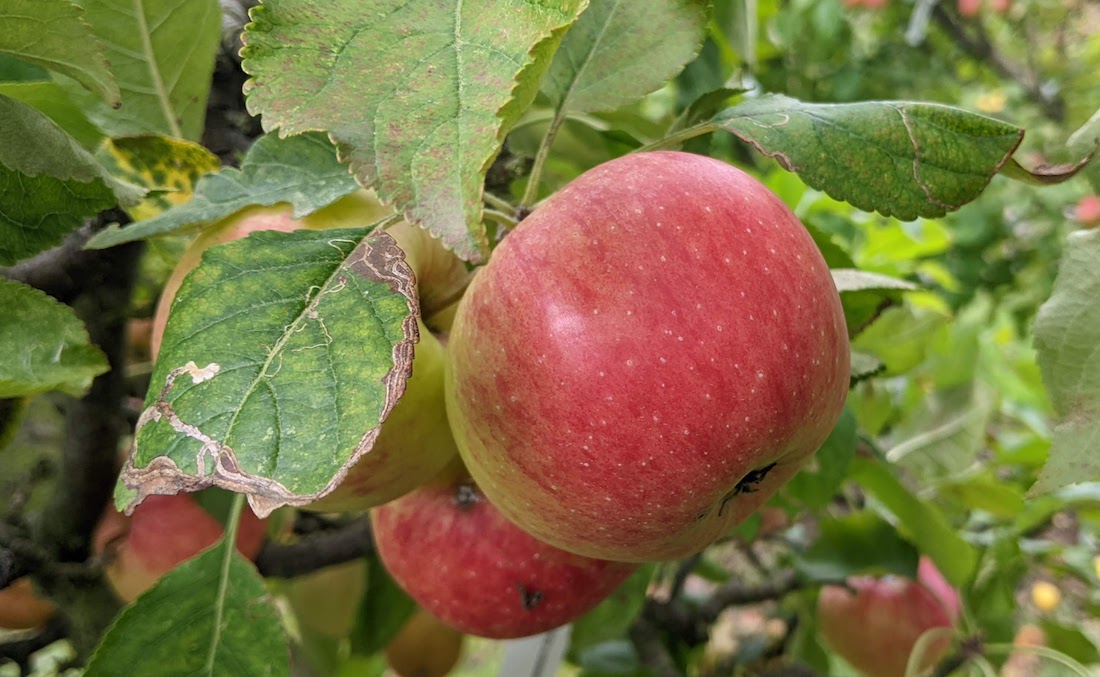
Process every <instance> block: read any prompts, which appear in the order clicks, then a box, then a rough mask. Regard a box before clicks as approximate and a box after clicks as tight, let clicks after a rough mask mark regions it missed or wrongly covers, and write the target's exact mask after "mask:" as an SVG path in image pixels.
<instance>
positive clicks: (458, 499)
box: [451, 484, 479, 510]
mask: <svg viewBox="0 0 1100 677" xmlns="http://www.w3.org/2000/svg"><path fill="white" fill-rule="evenodd" d="M478 500H479V499H478V495H477V487H475V486H474V485H472V484H460V485H458V486H457V487H455V495H454V496H452V497H451V501H452V502H453V503H454V504H455V507H456V508H458V509H459V510H469V509H470V508H472V507H474V505H476V504H477V502H478Z"/></svg>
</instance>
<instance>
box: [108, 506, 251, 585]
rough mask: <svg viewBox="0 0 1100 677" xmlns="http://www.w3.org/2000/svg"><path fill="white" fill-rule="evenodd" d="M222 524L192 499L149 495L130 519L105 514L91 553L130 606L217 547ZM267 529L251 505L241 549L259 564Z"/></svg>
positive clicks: (246, 512) (243, 514) (241, 531)
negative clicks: (162, 579)
mask: <svg viewBox="0 0 1100 677" xmlns="http://www.w3.org/2000/svg"><path fill="white" fill-rule="evenodd" d="M222 533H223V528H222V525H221V524H220V523H219V522H218V520H216V519H215V518H214V516H213V515H211V514H210V513H209V512H207V511H206V510H205V509H204V508H203V507H202V506H201V505H199V503H198V502H197V501H196V500H195V498H194V496H192V495H191V494H174V495H171V496H161V495H155V496H149V497H148V498H146V499H145V500H144V501H142V502H141V504H140V505H138V506H137V508H135V509H134V513H133V514H132V515H131V516H130V517H126V516H125V515H123V514H121V513H119V512H118V511H116V510H115V509H114V506H107V509H106V511H105V513H104V515H103V517H102V518H101V519H100V522H99V525H98V526H97V527H96V533H95V534H94V535H93V538H92V541H93V551H94V552H95V553H96V554H97V555H100V556H102V557H103V559H104V561H105V566H104V568H105V570H106V574H107V581H108V582H109V583H110V585H111V588H112V589H113V590H114V591H115V593H116V594H117V595H118V598H119V599H121V600H122V601H123V602H126V603H127V604H129V603H130V602H133V601H134V600H135V599H137V598H138V597H139V596H140V595H141V593H143V592H145V591H146V590H148V589H149V588H151V587H153V585H154V584H155V583H156V582H157V580H158V579H160V577H161V576H163V575H164V574H166V573H168V572H169V571H171V570H172V569H175V568H176V567H177V566H178V565H180V564H182V563H183V562H184V561H185V560H188V559H191V558H192V557H194V556H195V555H197V554H199V553H200V552H202V551H203V550H205V549H206V548H209V547H210V546H212V545H214V543H216V542H217V541H218V540H219V539H220V538H221V537H222ZM266 533H267V524H266V521H265V520H261V519H260V518H258V517H256V515H254V514H253V513H252V510H251V509H249V508H248V507H247V506H246V507H245V508H244V510H243V511H242V512H241V521H240V525H239V527H238V530H237V550H239V551H240V553H241V554H242V555H244V556H245V557H247V558H249V559H255V557H256V555H257V554H259V552H260V546H262V545H263V542H264V537H265V536H266Z"/></svg>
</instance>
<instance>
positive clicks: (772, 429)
mask: <svg viewBox="0 0 1100 677" xmlns="http://www.w3.org/2000/svg"><path fill="white" fill-rule="evenodd" d="M448 349H449V351H450V354H451V363H450V364H451V369H450V370H449V376H448V379H447V407H448V413H449V415H450V420H451V426H452V428H453V429H454V432H455V437H456V439H457V440H458V445H459V450H460V452H461V454H462V457H463V459H464V460H465V461H466V463H467V465H468V466H469V469H470V472H471V473H472V475H473V477H474V479H475V480H476V481H477V483H478V486H480V487H481V488H482V490H484V492H485V494H486V495H487V496H488V497H489V498H490V500H492V501H493V503H494V505H496V506H497V507H498V508H499V509H500V511H501V512H502V513H503V514H504V515H505V516H507V517H508V518H509V519H511V520H513V521H515V522H516V523H517V524H519V525H520V526H521V527H523V528H524V529H525V530H527V531H529V532H530V533H531V534H533V535H534V536H536V537H538V538H539V539H542V540H544V541H546V542H548V543H552V544H554V545H556V546H558V547H560V548H564V549H566V550H570V551H572V552H576V553H579V554H583V555H587V556H591V557H601V558H605V559H615V560H623V561H647V560H663V559H670V558H675V557H681V556H686V555H689V554H691V553H695V552H698V551H700V550H702V549H703V548H705V547H706V546H707V545H709V544H710V543H712V542H713V541H714V540H715V539H717V538H718V537H719V536H721V535H722V534H724V533H726V532H727V531H728V530H729V529H730V528H731V527H732V526H734V525H736V524H737V523H738V522H740V521H741V520H742V519H744V518H745V517H747V516H748V515H750V514H751V513H752V512H753V511H754V510H756V509H757V508H758V507H759V506H760V505H761V504H762V503H763V502H764V501H765V499H767V498H768V496H770V495H771V494H772V493H773V492H774V491H775V490H776V489H777V488H779V487H780V486H781V485H782V484H784V483H785V482H786V481H787V480H788V479H789V478H790V477H791V476H793V475H794V474H795V472H797V470H798V469H799V467H801V466H802V464H803V463H804V462H805V461H806V460H807V459H808V458H809V457H810V456H811V455H812V454H813V453H814V452H815V451H816V450H817V448H818V447H819V446H820V444H821V443H822V442H823V441H824V439H825V438H826V436H827V435H828V434H829V432H830V430H831V429H832V427H833V424H834V423H835V422H836V420H837V417H838V416H839V415H840V411H841V408H842V407H843V405H844V400H845V397H846V394H847V390H848V378H849V373H848V336H847V332H846V329H845V323H844V313H843V310H842V308H841V305H840V298H839V295H838V294H837V291H836V287H835V286H834V284H833V281H832V277H831V275H830V273H829V269H828V267H827V266H826V264H825V261H824V260H823V259H822V257H821V254H820V253H819V251H818V250H817V248H816V246H815V245H814V242H813V239H812V238H811V237H810V235H809V234H808V233H807V232H806V230H805V228H804V227H803V226H802V224H801V223H800V222H799V221H798V219H797V218H796V217H795V216H794V214H793V213H791V211H790V209H788V208H787V206H786V205H784V204H783V202H782V201H781V200H780V199H779V198H778V197H776V196H775V195H774V194H772V193H771V192H770V191H768V189H767V188H765V187H764V186H763V185H761V184H760V183H759V182H758V181H756V180H755V179H753V178H752V177H750V176H749V175H748V174H745V173H744V172H742V171H740V170H738V169H736V168H734V167H731V166H730V165H728V164H725V163H723V162H720V161H718V160H714V159H710V158H707V157H703V156H698V155H692V154H688V153H679V152H658V153H640V154H636V155H627V156H625V157H622V158H619V159H616V160H612V161H611V162H608V163H606V164H603V165H601V166H599V167H596V168H595V169H592V170H590V171H588V172H586V173H585V174H584V175H582V176H581V177H579V178H578V179H576V180H575V181H573V182H572V183H571V184H570V185H568V186H566V187H565V188H564V189H562V190H561V191H560V192H558V193H557V194H556V195H554V196H552V197H551V198H549V199H548V200H547V201H546V202H545V203H544V204H543V205H542V206H540V207H539V208H538V209H536V210H535V212H534V213H533V214H531V216H529V217H528V218H527V219H526V220H524V221H523V222H522V223H521V224H520V225H519V227H518V228H516V230H515V231H514V232H513V233H512V234H510V235H508V237H507V238H506V239H505V240H504V242H503V243H502V244H501V245H500V246H499V247H498V249H497V250H496V252H495V253H494V254H493V257H492V259H491V260H490V261H489V263H488V265H486V266H485V268H484V269H482V270H481V272H480V273H478V275H477V277H475V278H474V281H473V283H472V285H471V286H470V289H469V291H468V292H467V294H466V296H465V297H464V299H463V301H462V304H461V305H460V307H459V310H458V314H457V317H456V318H455V325H454V328H453V331H452V333H451V340H450V344H449V346H448Z"/></svg>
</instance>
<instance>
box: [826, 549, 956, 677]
mask: <svg viewBox="0 0 1100 677" xmlns="http://www.w3.org/2000/svg"><path fill="white" fill-rule="evenodd" d="M848 585H849V587H850V588H851V590H849V589H847V588H844V587H841V586H835V585H830V586H825V587H824V588H822V589H821V596H820V597H819V598H818V627H819V629H820V631H821V635H822V636H823V637H824V639H825V641H826V643H827V644H828V645H829V646H830V647H832V649H833V651H835V652H836V653H837V654H838V655H840V656H841V657H842V658H844V660H846V661H848V662H849V663H851V664H852V666H853V667H855V668H856V669H858V670H859V671H860V672H862V673H863V674H865V675H867V677H904V675H905V669H906V666H907V664H908V662H909V654H910V653H912V651H913V647H914V645H915V644H916V643H917V640H918V639H919V638H920V636H921V635H922V634H924V633H925V631H927V630H930V629H932V628H950V627H951V625H952V623H954V621H955V619H956V618H958V614H959V595H958V592H956V591H955V589H954V588H952V587H951V586H950V584H948V583H947V581H945V580H944V578H943V576H942V575H941V574H940V572H939V570H937V569H936V567H935V565H934V564H932V562H931V561H930V560H927V559H925V558H922V561H921V565H920V568H919V570H918V577H917V580H915V581H914V580H911V579H908V578H903V577H900V576H884V577H882V578H873V577H869V576H856V577H852V578H849V579H848ZM950 644H951V640H950V637H938V638H936V639H934V640H933V641H932V643H931V644H930V645H929V647H928V650H927V652H926V653H925V654H924V656H923V657H922V660H921V666H922V668H926V667H928V666H931V665H933V664H935V663H936V662H937V661H939V660H940V659H941V658H943V656H944V654H945V653H946V652H947V650H948V647H949V646H950Z"/></svg>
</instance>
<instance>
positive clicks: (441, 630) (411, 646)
mask: <svg viewBox="0 0 1100 677" xmlns="http://www.w3.org/2000/svg"><path fill="white" fill-rule="evenodd" d="M464 640H465V635H463V634H462V633H461V632H460V631H458V630H455V629H454V628H452V627H451V626H449V625H447V624H446V623H444V622H443V621H441V620H439V619H438V618H436V617H435V616H433V615H431V614H430V613H428V612H427V611H424V610H423V609H420V610H418V611H417V612H416V613H414V614H413V616H412V618H410V619H409V620H408V622H407V623H405V626H404V627H403V628H401V631H400V632H398V633H397V636H396V637H394V638H393V640H392V641H391V642H390V643H389V645H387V646H386V662H387V663H389V664H390V669H392V670H393V671H394V672H396V673H397V674H398V675H399V676H400V677H444V676H445V675H447V674H450V672H451V670H453V669H454V667H455V665H457V664H458V659H459V657H460V656H461V655H462V644H463V641H464Z"/></svg>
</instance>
